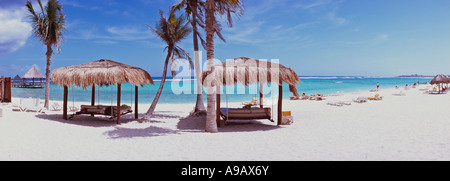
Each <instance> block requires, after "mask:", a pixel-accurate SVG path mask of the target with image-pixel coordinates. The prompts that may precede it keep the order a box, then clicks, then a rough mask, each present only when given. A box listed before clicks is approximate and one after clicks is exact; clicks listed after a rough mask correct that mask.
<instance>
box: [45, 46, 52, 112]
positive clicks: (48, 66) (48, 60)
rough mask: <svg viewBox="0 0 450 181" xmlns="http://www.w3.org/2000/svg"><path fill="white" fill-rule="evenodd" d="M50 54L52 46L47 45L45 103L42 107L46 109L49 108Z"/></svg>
mask: <svg viewBox="0 0 450 181" xmlns="http://www.w3.org/2000/svg"><path fill="white" fill-rule="evenodd" d="M52 54H53V50H52V45H51V44H47V53H46V54H45V55H47V66H46V68H45V103H44V107H45V108H46V109H48V108H49V102H48V100H49V97H50V63H51V60H52Z"/></svg>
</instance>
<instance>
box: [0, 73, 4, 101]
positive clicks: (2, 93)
mask: <svg viewBox="0 0 450 181" xmlns="http://www.w3.org/2000/svg"><path fill="white" fill-rule="evenodd" d="M1 95H2V98H1V100H0V102H3V101H4V100H5V77H4V76H2V92H1Z"/></svg>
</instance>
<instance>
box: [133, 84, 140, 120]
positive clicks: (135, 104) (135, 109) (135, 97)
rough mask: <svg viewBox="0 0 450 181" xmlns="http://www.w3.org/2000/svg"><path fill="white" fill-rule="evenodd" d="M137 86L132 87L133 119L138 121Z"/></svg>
mask: <svg viewBox="0 0 450 181" xmlns="http://www.w3.org/2000/svg"><path fill="white" fill-rule="evenodd" d="M138 97H139V96H138V86H135V87H134V100H135V101H134V102H135V103H134V119H138V117H139V112H138Z"/></svg>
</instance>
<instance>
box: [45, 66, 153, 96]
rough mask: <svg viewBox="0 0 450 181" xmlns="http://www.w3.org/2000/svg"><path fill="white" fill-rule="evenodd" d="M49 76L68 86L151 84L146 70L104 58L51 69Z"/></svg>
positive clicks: (53, 80)
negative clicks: (126, 83)
mask: <svg viewBox="0 0 450 181" xmlns="http://www.w3.org/2000/svg"><path fill="white" fill-rule="evenodd" d="M51 78H52V83H53V84H58V85H61V86H68V87H69V86H71V85H72V84H74V85H76V86H77V87H83V89H86V88H87V87H88V86H92V85H99V86H104V85H106V86H109V85H118V84H122V83H125V82H128V83H130V84H133V85H135V86H143V85H145V84H153V80H152V77H151V76H150V74H149V73H148V72H147V71H145V70H143V69H141V68H138V67H133V66H130V65H126V64H123V63H119V62H116V61H112V60H106V59H101V60H98V61H94V62H89V63H85V64H81V65H73V66H68V67H61V68H57V69H55V70H53V72H52V77H51Z"/></svg>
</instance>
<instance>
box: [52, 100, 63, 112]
mask: <svg viewBox="0 0 450 181" xmlns="http://www.w3.org/2000/svg"><path fill="white" fill-rule="evenodd" d="M61 109H62V106H61V105H59V104H58V103H57V102H55V103H53V104H52V111H61Z"/></svg>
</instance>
